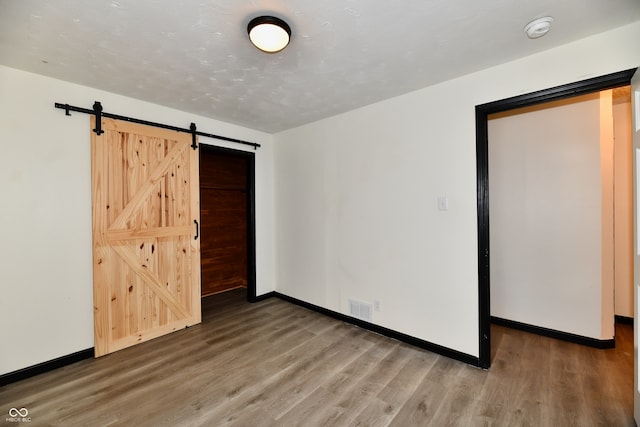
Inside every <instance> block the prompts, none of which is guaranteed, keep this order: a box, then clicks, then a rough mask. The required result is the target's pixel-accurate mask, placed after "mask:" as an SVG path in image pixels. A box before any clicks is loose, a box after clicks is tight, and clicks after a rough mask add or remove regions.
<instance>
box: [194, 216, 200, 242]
mask: <svg viewBox="0 0 640 427" xmlns="http://www.w3.org/2000/svg"><path fill="white" fill-rule="evenodd" d="M193 223H194V224H195V225H196V237H194V238H193V240H198V236H199V235H200V226H199V225H198V220H197V219H194V220H193Z"/></svg>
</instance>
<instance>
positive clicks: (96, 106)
mask: <svg viewBox="0 0 640 427" xmlns="http://www.w3.org/2000/svg"><path fill="white" fill-rule="evenodd" d="M55 107H56V108H60V109H63V110H64V111H65V115H67V116H70V115H71V113H70V111H76V112H78V113H85V114H91V115H94V116H96V128H95V129H93V131H94V132H95V133H96V134H97V135H100V134H102V133H103V132H104V131H103V130H102V117H107V118H109V119H116V120H124V121H127V122H132V123H138V124H141V125H147V126H154V127H157V128H163V129H169V130H175V131H177V132H185V133H190V134H191V135H192V141H193V143H192V144H191V148H193V149H194V150H195V149H197V148H198V145H197V144H196V136H206V137H208V138H214V139H220V140H222V141H229V142H235V143H236V144H243V145H250V146H252V147H253V149H254V150H257V149H258V147H260V144H257V143H255V142H248V141H243V140H241V139H235V138H228V137H226V136H220V135H214V134H212V133H205V132H200V131H197V130H196V124H195V123H191V126H189V129H186V128H181V127H177V126H171V125H165V124H164V123H155V122H149V121H147V120H141V119H134V118H132V117H125V116H120V115H118V114H111V113H103V112H102V104H100V102H98V101H96V102H94V103H93V109H92V110H90V109H88V108H81V107H74V106H73V105H69V104H60V103H58V102H56V103H55Z"/></svg>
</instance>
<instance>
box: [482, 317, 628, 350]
mask: <svg viewBox="0 0 640 427" xmlns="http://www.w3.org/2000/svg"><path fill="white" fill-rule="evenodd" d="M491 323H495V324H496V325H500V326H506V327H508V328H512V329H518V330H521V331H525V332H530V333H532V334H538V335H543V336H545V337H550V338H555V339H558V340H562V341H568V342H572V343H574V344H581V345H586V346H588V347H594V348H600V349H606V348H615V347H616V341H615V339H611V340H599V339H595V338H589V337H585V336H582V335H576V334H570V333H568V332H562V331H556V330H555V329H548V328H543V327H541V326H534V325H529V324H527V323H521V322H516V321H515V320H507V319H502V318H500V317H494V316H491Z"/></svg>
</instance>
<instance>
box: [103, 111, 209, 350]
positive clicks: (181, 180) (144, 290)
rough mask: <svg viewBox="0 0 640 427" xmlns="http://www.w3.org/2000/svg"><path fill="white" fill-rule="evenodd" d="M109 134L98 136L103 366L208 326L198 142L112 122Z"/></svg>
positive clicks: (108, 121) (106, 127)
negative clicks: (204, 322) (118, 354)
mask: <svg viewBox="0 0 640 427" xmlns="http://www.w3.org/2000/svg"><path fill="white" fill-rule="evenodd" d="M91 124H92V126H91V128H92V129H93V128H95V123H94V118H92V123H91ZM102 129H103V130H104V133H103V134H101V135H96V134H95V133H94V132H92V133H91V165H92V174H91V175H92V176H91V178H92V193H93V194H92V196H93V281H94V284H93V298H94V334H95V355H96V357H98V356H102V355H104V354H108V353H111V352H114V351H116V350H120V349H122V348H125V347H129V346H132V345H135V344H138V343H140V342H143V341H147V340H150V339H152V338H155V337H158V336H161V335H165V334H168V333H170V332H172V331H175V330H178V329H182V328H185V327H186V326H190V325H193V324H196V323H200V321H201V312H200V247H199V245H200V240H199V238H198V226H199V225H198V222H199V197H198V196H199V178H198V152H197V150H194V149H192V148H191V135H189V134H186V133H179V132H175V131H170V130H165V129H160V128H154V127H148V126H143V125H138V124H132V123H129V122H123V121H118V120H111V119H104V118H103V119H102Z"/></svg>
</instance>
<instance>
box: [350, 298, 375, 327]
mask: <svg viewBox="0 0 640 427" xmlns="http://www.w3.org/2000/svg"><path fill="white" fill-rule="evenodd" d="M372 312H373V306H372V305H371V304H369V303H366V302H361V301H355V300H352V299H350V300H349V314H350V315H351V316H353V317H357V318H358V319H362V320H366V321H367V322H371V313H372Z"/></svg>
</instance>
